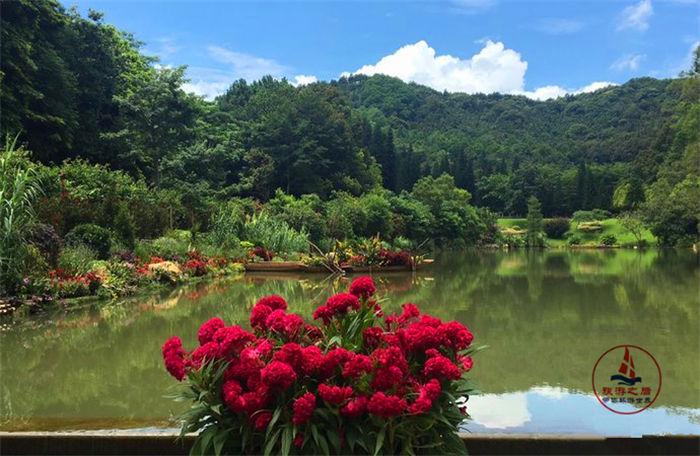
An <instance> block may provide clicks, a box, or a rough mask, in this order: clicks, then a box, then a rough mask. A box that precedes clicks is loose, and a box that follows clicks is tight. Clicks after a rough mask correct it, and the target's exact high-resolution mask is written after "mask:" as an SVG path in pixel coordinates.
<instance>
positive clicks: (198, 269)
mask: <svg viewBox="0 0 700 456" xmlns="http://www.w3.org/2000/svg"><path fill="white" fill-rule="evenodd" d="M183 266H184V268H185V270H186V271H187V272H188V273H189V274H190V275H193V276H195V277H200V276H203V275H206V274H207V272H208V270H209V269H208V265H207V263H206V262H205V261H203V260H200V259H192V260H187V261H186V262H185V264H184V265H183Z"/></svg>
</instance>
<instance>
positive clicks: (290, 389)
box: [162, 277, 473, 454]
mask: <svg viewBox="0 0 700 456" xmlns="http://www.w3.org/2000/svg"><path fill="white" fill-rule="evenodd" d="M375 291H376V289H375V285H374V282H373V281H372V279H371V278H370V277H360V278H358V279H356V280H354V281H353V282H352V284H351V285H350V288H349V290H348V292H346V293H340V294H336V295H334V296H331V297H330V298H329V299H328V300H327V302H326V303H325V304H324V305H322V306H320V307H319V308H317V309H316V311H315V312H314V314H313V318H314V320H316V321H318V324H310V323H307V322H305V321H304V320H303V319H302V317H300V316H299V315H296V314H293V313H288V312H287V303H286V301H285V300H284V299H283V298H282V297H280V296H267V297H264V298H262V299H260V301H258V303H257V304H256V305H255V306H254V307H253V309H252V311H251V315H250V326H251V328H252V332H249V331H246V330H245V329H243V328H241V327H240V326H235V325H234V326H226V324H225V322H224V321H223V320H221V319H220V318H213V319H211V320H209V321H207V322H206V323H204V324H203V325H202V327H201V328H200V329H199V332H198V340H199V346H198V347H197V348H195V349H194V350H193V351H191V352H187V351H185V350H184V348H183V346H182V342H181V340H180V339H179V338H178V337H176V336H173V337H171V338H170V339H168V341H167V342H166V343H165V345H163V348H162V353H163V358H164V361H165V367H166V369H167V370H168V372H170V374H172V375H173V376H174V377H175V378H176V379H178V380H180V381H183V382H184V383H183V388H182V392H181V393H179V394H178V395H177V397H176V399H178V400H185V401H191V402H192V407H191V408H190V410H189V411H187V412H186V413H185V414H184V415H183V417H182V420H183V425H182V432H183V433H188V432H198V436H197V439H196V443H195V446H194V448H193V452H194V453H202V454H211V453H216V454H219V453H222V452H223V453H233V454H260V453H264V454H331V453H332V454H348V453H352V454H378V453H383V454H388V453H390V454H398V453H402V454H404V453H405V454H463V453H464V452H465V448H464V444H463V442H462V441H461V439H459V437H458V436H457V434H456V430H457V425H458V424H459V423H460V422H462V420H464V419H465V418H466V417H467V413H466V407H465V402H466V397H468V394H469V393H470V392H471V391H472V390H471V388H470V386H469V383H468V381H467V380H466V379H465V374H466V373H467V372H468V371H469V370H470V369H471V368H472V358H471V356H469V355H470V354H471V353H472V352H473V349H472V339H473V336H472V333H471V332H470V331H469V329H467V328H466V327H465V326H463V325H462V324H461V323H458V322H454V321H453V322H447V323H445V322H442V321H440V320H439V319H437V318H434V317H432V316H430V315H427V314H421V313H420V311H419V309H418V308H417V307H416V306H415V305H413V304H404V305H403V307H402V312H401V313H400V314H392V315H386V316H385V315H384V314H383V311H382V309H381V307H380V306H379V304H378V302H377V300H376V299H375V297H374V294H375Z"/></svg>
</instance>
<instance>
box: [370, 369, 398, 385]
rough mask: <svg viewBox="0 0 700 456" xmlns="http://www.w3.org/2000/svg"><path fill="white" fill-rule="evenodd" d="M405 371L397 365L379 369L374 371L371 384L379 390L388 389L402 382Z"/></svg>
mask: <svg viewBox="0 0 700 456" xmlns="http://www.w3.org/2000/svg"><path fill="white" fill-rule="evenodd" d="M403 377H404V373H403V372H401V369H399V368H398V367H396V366H388V367H384V368H381V369H378V370H377V371H376V372H375V373H374V378H373V379H372V383H371V386H372V388H373V389H375V390H378V391H386V390H388V389H391V388H393V387H394V386H396V385H398V384H399V383H401V381H402V380H403Z"/></svg>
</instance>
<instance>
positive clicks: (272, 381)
mask: <svg viewBox="0 0 700 456" xmlns="http://www.w3.org/2000/svg"><path fill="white" fill-rule="evenodd" d="M296 379H297V374H296V372H294V369H292V366H290V365H289V364H287V363H283V362H281V361H272V362H271V363H270V364H268V365H267V366H265V367H264V368H263V369H262V370H261V371H260V380H262V382H263V383H264V384H265V385H267V386H269V387H270V388H272V389H279V390H286V389H288V388H289V387H290V386H292V383H294V382H295V381H296Z"/></svg>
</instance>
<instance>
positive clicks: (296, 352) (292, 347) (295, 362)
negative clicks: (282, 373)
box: [272, 342, 303, 373]
mask: <svg viewBox="0 0 700 456" xmlns="http://www.w3.org/2000/svg"><path fill="white" fill-rule="evenodd" d="M272 359H273V360H275V361H281V362H283V363H286V364H289V365H290V366H292V369H294V371H296V372H299V373H301V372H302V361H303V354H302V348H301V345H299V344H297V343H294V342H290V343H286V344H284V345H282V347H281V348H280V350H279V351H278V352H277V353H275V354H274V355H273V356H272Z"/></svg>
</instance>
